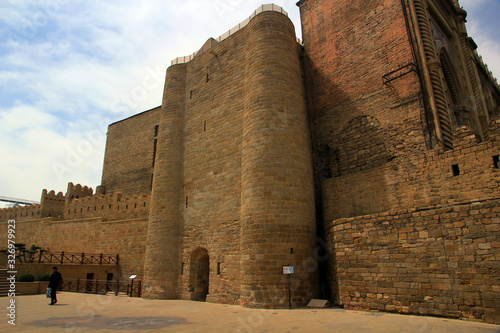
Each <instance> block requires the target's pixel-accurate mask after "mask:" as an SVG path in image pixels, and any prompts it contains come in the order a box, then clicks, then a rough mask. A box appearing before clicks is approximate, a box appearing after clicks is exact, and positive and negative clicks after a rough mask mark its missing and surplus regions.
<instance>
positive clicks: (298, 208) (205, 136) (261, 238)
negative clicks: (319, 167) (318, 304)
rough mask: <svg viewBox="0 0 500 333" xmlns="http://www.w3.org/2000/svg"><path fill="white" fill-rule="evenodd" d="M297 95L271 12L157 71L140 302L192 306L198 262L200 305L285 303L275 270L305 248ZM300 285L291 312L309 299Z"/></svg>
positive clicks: (298, 85)
mask: <svg viewBox="0 0 500 333" xmlns="http://www.w3.org/2000/svg"><path fill="white" fill-rule="evenodd" d="M235 82H240V83H241V84H237V85H235ZM304 92H305V89H304V86H303V81H302V77H301V64H300V46H299V44H297V41H296V38H295V36H294V28H293V25H292V24H291V22H290V20H289V19H288V18H287V17H286V16H284V15H283V14H281V13H277V12H263V13H261V14H259V15H257V16H255V17H253V18H252V19H251V20H250V21H249V23H248V24H246V25H245V26H244V27H242V28H241V29H240V30H239V31H237V32H236V33H234V34H232V35H231V36H230V37H228V38H226V39H224V40H223V41H222V42H220V43H218V44H216V45H213V46H212V47H211V48H210V49H209V51H205V52H203V53H199V54H197V56H196V57H194V58H193V59H192V60H191V61H189V62H187V63H184V64H183V63H180V64H175V65H173V66H172V67H170V68H169V69H168V71H167V78H166V85H165V95H164V99H163V106H162V117H163V118H162V119H161V121H160V133H159V140H160V141H161V142H166V144H165V145H162V146H161V147H160V148H159V151H158V158H157V166H156V167H155V173H154V179H153V192H152V209H151V215H150V224H149V229H148V244H151V246H150V247H149V248H148V251H149V250H150V251H151V254H150V255H148V252H147V253H146V268H145V271H146V280H145V283H144V286H145V295H146V297H153V298H157V297H158V298H162V297H182V298H186V299H198V297H199V293H200V290H198V289H199V288H201V289H202V288H203V286H197V284H196V281H195V278H194V277H193V275H195V274H198V273H197V272H196V266H197V265H198V261H199V260H209V262H208V263H207V266H208V267H210V268H211V269H210V273H209V274H210V275H209V280H210V293H209V295H208V298H207V299H208V300H210V301H224V302H231V303H237V302H240V303H241V304H248V305H253V306H268V307H273V306H278V307H286V306H288V304H285V303H284V302H285V300H284V299H280V300H278V301H276V290H279V291H280V292H281V291H283V290H285V289H286V281H283V276H282V266H285V265H288V264H289V265H296V266H299V263H300V262H301V261H302V260H303V259H304V257H305V256H306V255H307V254H308V253H310V252H311V251H312V250H313V249H314V246H315V244H314V238H315V221H314V202H313V198H314V196H313V193H312V190H313V183H312V165H311V161H310V159H309V156H310V153H309V149H310V148H309V147H310V143H309V137H308V131H307V116H306V105H305V98H304ZM289 133H294V134H295V135H294V136H293V137H290V136H289ZM270 230H272V232H271V234H269V232H270ZM291 230H294V231H295V232H290V231H291ZM165 240H168V241H165ZM292 249H293V250H292ZM291 251H292V252H294V255H291V254H290V252H291ZM266 265H269V266H270V267H269V269H265V268H266ZM271 265H272V268H271ZM193 266H194V267H193ZM213 267H216V268H213ZM162 276H163V277H165V276H168V277H169V278H168V279H166V282H165V285H164V286H162V283H158V281H161V277H162ZM234 277H238V279H235V278H234ZM172 281H176V283H172ZM177 281H178V282H177ZM309 281H314V279H307V280H304V282H303V284H302V285H301V286H300V288H297V292H296V295H295V299H293V301H292V303H293V304H294V305H295V304H305V303H306V302H307V300H308V299H310V298H311V297H312V296H313V294H314V288H315V286H314V283H313V285H312V286H311V285H309V283H310V282H309ZM280 302H281V303H280Z"/></svg>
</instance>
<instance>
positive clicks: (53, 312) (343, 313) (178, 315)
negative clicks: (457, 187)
mask: <svg viewBox="0 0 500 333" xmlns="http://www.w3.org/2000/svg"><path fill="white" fill-rule="evenodd" d="M13 299H14V300H15V306H16V308H15V324H16V325H15V326H13V325H11V324H9V323H8V320H10V319H9V317H8V315H6V314H8V313H7V311H10V310H9V309H7V306H9V304H10V303H9V302H10V300H11V298H8V297H2V298H0V305H1V307H2V316H1V317H0V318H2V319H1V322H0V332H120V331H123V332H204V333H207V332H243V333H253V332H335V333H337V332H407V333H410V332H418V333H424V332H425V333H427V332H439V333H443V332H451V333H460V332H464V333H474V332H488V333H489V332H491V333H499V332H500V326H497V325H488V324H484V323H480V322H468V321H461V320H454V319H445V318H435V317H422V316H409V315H398V314H390V313H381V312H362V311H350V310H343V309H337V308H327V309H294V310H261V309H247V308H242V307H240V306H237V305H223V304H213V303H203V302H192V301H179V300H168V301H165V300H161V301H160V300H145V299H141V298H130V297H126V296H113V295H107V296H103V295H89V294H76V293H67V292H63V293H61V294H59V295H58V300H59V302H58V303H57V304H56V305H54V306H49V305H48V303H49V300H47V299H46V298H45V295H31V296H16V297H15V298H13Z"/></svg>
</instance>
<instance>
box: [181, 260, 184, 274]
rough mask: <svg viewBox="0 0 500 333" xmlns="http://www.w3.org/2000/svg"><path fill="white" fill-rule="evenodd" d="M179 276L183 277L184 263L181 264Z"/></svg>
mask: <svg viewBox="0 0 500 333" xmlns="http://www.w3.org/2000/svg"><path fill="white" fill-rule="evenodd" d="M181 275H184V263H181Z"/></svg>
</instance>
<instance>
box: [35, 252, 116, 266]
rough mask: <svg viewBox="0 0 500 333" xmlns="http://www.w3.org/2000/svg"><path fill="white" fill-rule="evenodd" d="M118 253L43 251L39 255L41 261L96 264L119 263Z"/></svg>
mask: <svg viewBox="0 0 500 333" xmlns="http://www.w3.org/2000/svg"><path fill="white" fill-rule="evenodd" d="M119 259H120V258H119V256H118V254H117V255H116V256H109V255H107V254H102V253H100V254H88V253H84V252H82V253H65V252H64V251H62V252H61V253H47V252H41V253H40V254H39V256H38V262H39V263H59V264H64V263H68V264H80V265H84V264H90V265H92V264H94V265H118V261H119Z"/></svg>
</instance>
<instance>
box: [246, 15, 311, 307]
mask: <svg viewBox="0 0 500 333" xmlns="http://www.w3.org/2000/svg"><path fill="white" fill-rule="evenodd" d="M247 34H248V39H247V46H246V67H245V89H246V96H245V109H244V113H243V140H242V174H241V191H242V193H241V248H240V253H241V270H240V274H241V304H242V305H245V306H252V307H266V308H274V307H278V308H280V307H281V308H285V307H288V306H289V304H290V303H291V305H292V306H300V305H304V304H306V303H307V302H308V301H309V300H310V299H311V298H312V297H314V296H317V295H316V291H317V288H318V287H317V279H316V276H317V269H316V268H317V266H316V261H315V258H314V248H315V238H316V236H315V235H316V227H315V213H314V190H313V188H314V185H313V171H312V161H311V148H310V136H309V130H308V124H307V114H306V100H305V89H304V82H303V79H302V69H301V61H300V51H301V50H300V45H299V44H298V43H297V41H296V37H295V32H294V27H293V24H292V23H291V21H290V20H289V19H288V18H287V17H286V16H285V15H283V14H281V13H277V12H263V13H261V14H258V15H257V16H256V17H255V18H253V19H252V20H251V21H250V22H249V24H248V26H247ZM283 266H294V274H292V275H284V274H283ZM289 295H290V296H291V297H289Z"/></svg>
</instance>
